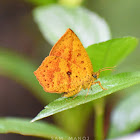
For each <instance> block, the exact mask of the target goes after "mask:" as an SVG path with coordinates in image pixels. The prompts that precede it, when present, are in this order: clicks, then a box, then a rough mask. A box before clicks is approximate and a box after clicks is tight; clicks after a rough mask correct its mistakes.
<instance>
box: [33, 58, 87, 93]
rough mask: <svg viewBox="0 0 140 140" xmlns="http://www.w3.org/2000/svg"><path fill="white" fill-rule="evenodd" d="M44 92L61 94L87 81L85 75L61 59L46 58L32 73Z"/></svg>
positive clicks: (75, 66) (76, 67) (84, 72)
mask: <svg viewBox="0 0 140 140" xmlns="http://www.w3.org/2000/svg"><path fill="white" fill-rule="evenodd" d="M34 74H35V76H36V77H37V79H38V81H39V83H40V84H41V85H42V87H43V88H44V90H45V91H46V92H50V93H62V92H69V91H72V90H74V89H76V88H77V87H78V86H80V85H81V84H82V83H83V82H84V81H87V73H86V71H83V70H82V69H81V68H80V67H78V66H77V65H75V64H73V63H71V62H70V61H67V60H65V59H63V58H61V57H57V56H48V57H46V58H45V60H44V61H43V62H42V64H41V65H40V67H39V68H38V69H37V70H36V71H35V72H34Z"/></svg>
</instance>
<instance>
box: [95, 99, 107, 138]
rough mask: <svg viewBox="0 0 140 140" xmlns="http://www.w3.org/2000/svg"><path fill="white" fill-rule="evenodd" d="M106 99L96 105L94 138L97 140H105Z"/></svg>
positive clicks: (98, 101)
mask: <svg viewBox="0 0 140 140" xmlns="http://www.w3.org/2000/svg"><path fill="white" fill-rule="evenodd" d="M104 106H105V102H104V99H103V98H101V99H99V100H97V102H96V103H95V104H94V108H95V122H94V136H95V140H103V139H104Z"/></svg>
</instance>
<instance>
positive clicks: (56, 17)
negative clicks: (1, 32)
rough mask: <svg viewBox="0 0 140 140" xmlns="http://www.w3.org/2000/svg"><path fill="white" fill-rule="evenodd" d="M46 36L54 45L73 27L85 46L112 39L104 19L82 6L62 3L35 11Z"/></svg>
mask: <svg viewBox="0 0 140 140" xmlns="http://www.w3.org/2000/svg"><path fill="white" fill-rule="evenodd" d="M33 14H34V19H35V21H36V23H37V24H38V26H39V28H40V31H41V32H42V34H43V36H44V38H45V39H46V40H47V41H49V42H50V43H51V44H52V45H54V44H55V43H56V42H57V41H58V39H59V38H60V37H61V36H62V35H63V34H64V33H65V31H66V29H67V28H71V29H72V30H73V31H74V32H75V33H76V34H77V35H78V37H79V38H80V40H81V42H82V43H83V45H84V47H87V46H89V45H91V44H94V43H98V42H102V41H106V40H108V39H110V30H109V27H108V25H107V23H106V22H105V20H104V19H102V18H100V17H99V16H98V15H96V14H95V13H93V12H91V11H88V10H87V9H85V8H82V7H76V8H68V7H63V6H60V5H53V6H48V7H39V8H36V9H35V10H34V12H33Z"/></svg>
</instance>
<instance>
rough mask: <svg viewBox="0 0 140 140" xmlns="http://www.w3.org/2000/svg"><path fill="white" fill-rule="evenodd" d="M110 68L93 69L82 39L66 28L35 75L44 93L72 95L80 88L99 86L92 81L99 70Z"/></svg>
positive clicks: (96, 76) (97, 75)
mask: <svg viewBox="0 0 140 140" xmlns="http://www.w3.org/2000/svg"><path fill="white" fill-rule="evenodd" d="M110 68H111V67H110ZM110 68H106V69H105V68H104V69H101V70H99V71H98V72H93V67H92V64H91V61H90V59H89V56H88V54H87V52H86V50H85V48H84V47H83V45H82V43H81V41H80V40H79V38H78V37H77V36H76V34H75V33H74V32H73V31H72V30H71V29H67V31H66V33H65V34H64V35H63V36H62V37H61V38H60V39H59V40H58V42H57V43H56V44H55V45H54V46H53V48H52V50H51V52H50V54H49V56H48V57H46V58H45V59H44V61H43V62H42V64H41V65H40V67H39V68H38V69H37V70H36V71H35V72H34V74H35V76H36V77H37V79H38V81H39V83H40V84H41V85H42V87H43V88H44V90H45V91H46V92H50V93H64V95H63V96H65V97H71V96H73V95H75V94H77V93H78V92H79V91H80V90H81V89H82V88H83V89H87V88H88V90H89V89H90V87H91V85H93V84H96V83H98V84H99V85H100V86H101V83H100V82H99V81H97V82H94V81H95V80H96V79H97V78H98V77H99V74H100V71H104V70H111V69H110ZM101 88H102V89H104V88H103V87H102V86H101Z"/></svg>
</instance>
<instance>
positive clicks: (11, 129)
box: [0, 117, 69, 139]
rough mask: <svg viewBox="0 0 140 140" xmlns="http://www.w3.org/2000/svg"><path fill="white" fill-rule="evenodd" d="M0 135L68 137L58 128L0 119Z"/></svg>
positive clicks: (28, 121)
mask: <svg viewBox="0 0 140 140" xmlns="http://www.w3.org/2000/svg"><path fill="white" fill-rule="evenodd" d="M0 133H1V134H5V133H16V134H21V135H27V136H35V137H43V138H51V139H52V138H56V137H57V138H59V137H61V138H64V139H66V138H67V137H68V136H69V135H68V134H67V133H65V132H64V131H62V130H61V129H60V128H58V127H56V126H54V125H52V124H49V123H46V122H43V121H41V122H35V123H30V119H21V118H10V117H9V118H0Z"/></svg>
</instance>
